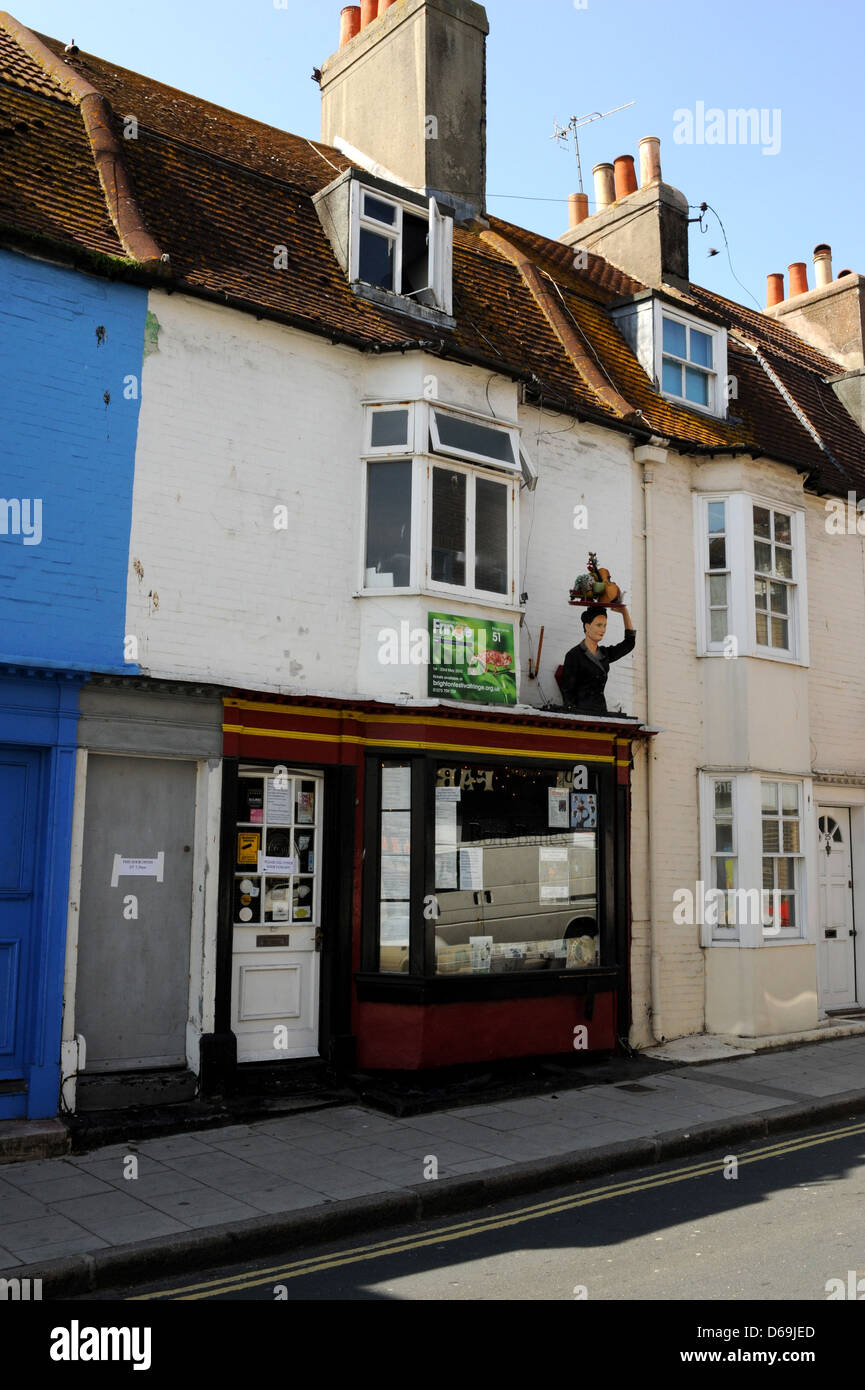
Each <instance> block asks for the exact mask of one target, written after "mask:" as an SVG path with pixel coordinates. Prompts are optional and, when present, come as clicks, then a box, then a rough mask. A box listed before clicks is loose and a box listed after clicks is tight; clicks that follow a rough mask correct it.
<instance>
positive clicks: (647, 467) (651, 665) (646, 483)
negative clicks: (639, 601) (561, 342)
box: [634, 436, 669, 1043]
mask: <svg viewBox="0 0 865 1390" xmlns="http://www.w3.org/2000/svg"><path fill="white" fill-rule="evenodd" d="M668 443H669V440H667V439H660V438H658V437H657V436H653V438H652V440H651V441H650V443H648V444H641V445H638V446H637V447H636V448H635V449H634V461H635V462H636V463H639V464H642V467H643V506H644V511H643V524H644V537H645V552H644V553H645V562H646V569H645V595H646V627H645V636H644V641H645V652H646V723H647V724H648V726H649V727H650V728H653V727H654V725H655V719H656V716H657V712H658V705H657V697H656V692H655V684H656V675H655V672H656V669H657V666H656V659H655V547H654V535H655V529H654V527H655V523H654V507H653V500H654V499H653V484H654V481H655V465H656V464H663V463H666V461H667V448H666V446H667V444H668ZM657 785H658V778H657V776H656V774H655V772H654V770H653V743H652V741H647V743H646V801H647V807H648V825H647V827H646V839H647V851H648V853H647V859H648V866H649V884H648V889H649V893H648V896H649V904H648V907H649V966H650V971H651V981H650V1000H651V1009H652V1031H653V1033H654V1035H655V1039H656V1041H657V1042H659V1043H660V1042H663V1040H664V1027H663V1014H662V1011H661V960H660V946H659V941H658V935H657V931H656V920H657V913H656V910H655V909H656V906H657V884H658V840H659V836H658V833H657V819H656V816H657V812H656V807H655V800H656V788H657Z"/></svg>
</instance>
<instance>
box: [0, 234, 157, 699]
mask: <svg viewBox="0 0 865 1390" xmlns="http://www.w3.org/2000/svg"><path fill="white" fill-rule="evenodd" d="M146 313H147V291H146V290H144V289H139V288H137V287H135V286H131V285H124V284H117V283H113V282H111V281H107V280H99V279H97V278H95V277H93V276H90V275H85V274H82V273H80V272H77V271H71V270H66V269H62V268H59V267H57V266H52V265H48V264H45V263H44V262H41V261H37V260H31V259H30V258H29V257H25V256H19V255H16V254H13V253H10V252H6V251H3V250H0V499H5V501H6V502H7V503H8V501H9V500H10V499H13V500H14V499H17V500H18V501H19V502H21V500H22V499H25V498H27V499H30V508H29V515H28V509H27V508H26V507H25V509H24V515H23V520H22V522H21V526H20V530H19V534H12V532H13V530H14V529H15V527H16V524H17V514H16V512H15V510H14V508H13V511H12V512H11V513H10V511H9V508H8V506H4V502H3V500H0V661H7V662H32V663H38V664H40V665H52V666H62V667H67V668H72V669H78V670H81V669H84V670H96V671H126V672H127V673H128V672H130V671H134V670H136V669H137V668H136V666H135V665H134V664H125V663H124V660H123V638H124V628H125V614H126V578H127V571H128V566H129V531H130V525H131V519H132V480H133V472H134V463H135V441H136V435H137V430H138V410H139V400H138V399H127V398H126V396H125V395H124V379H125V378H127V377H130V376H133V377H135V380H136V383H137V386H138V393H139V394H140V389H141V388H140V382H141V364H142V354H143V345H144V322H145V317H146ZM97 329H99V330H104V332H103V331H100V332H99V333H97ZM106 393H108V396H109V398H110V399H109V401H108V402H106V399H105V396H106ZM37 498H38V499H41V503H42V535H41V540H40V541H39V543H38V544H36V543H31V544H27V543H25V541H26V536H25V534H24V531H25V530H26V529H27V527H26V525H25V523H26V522H27V521H28V520H29V521H30V523H31V527H32V529H33V533H34V534H33V539H34V541H35V539H36V536H37V535H38V531H37V530H36V528H35V520H36V513H35V510H34V501H35V499H37Z"/></svg>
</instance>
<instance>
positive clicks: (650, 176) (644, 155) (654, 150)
mask: <svg viewBox="0 0 865 1390" xmlns="http://www.w3.org/2000/svg"><path fill="white" fill-rule="evenodd" d="M637 148H638V149H639V151H640V187H641V188H645V187H646V184H648V183H655V181H656V180H657V182H658V183H660V181H661V142H660V140H659V139H658V137H657V135H644V136H643V138H642V140H640V142H639V144H638V147H637Z"/></svg>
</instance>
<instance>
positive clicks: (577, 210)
mask: <svg viewBox="0 0 865 1390" xmlns="http://www.w3.org/2000/svg"><path fill="white" fill-rule="evenodd" d="M568 211H569V213H570V224H571V226H572V227H579V225H580V223H581V222H585V220H586V218H587V217H588V215H589V195H588V193H572V194H571V196H570V197H569V198H568Z"/></svg>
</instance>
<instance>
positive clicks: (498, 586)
mask: <svg viewBox="0 0 865 1390" xmlns="http://www.w3.org/2000/svg"><path fill="white" fill-rule="evenodd" d="M522 476H523V463H522V451H521V450H520V445H519V432H518V431H517V430H516V429H515V428H514V427H512V426H506V425H503V424H501V423H493V422H492V421H490V422H487V421H485V420H483V419H482V418H479V417H473V416H471V415H470V414H469V413H468V412H465V411H456V410H453V409H445V408H443V407H440V406H438V405H436V406H434V407H433V406H430V405H428V404H427V403H426V402H420V401H418V402H411V403H408V404H401V405H400V404H394V405H392V406H388V405H384V404H382V405H375V406H369V407H368V408H367V425H366V488H365V505H366V522H365V528H364V557H363V580H362V588H363V590H364V591H366V592H370V591H373V590H377V589H382V588H387V589H402V590H408V589H412V590H415V591H416V590H419V589H425V590H427V591H429V592H447V593H452V594H454V595H455V596H457V595H458V596H460V597H463V598H465V597H471V598H479V599H482V600H483V599H486V600H487V601H489V602H498V604H499V605H500V606H508V607H511V606H515V602H516V600H515V589H516V582H515V573H514V569H515V558H514V557H515V556H516V554H517V536H516V527H517V515H518V508H517V496H518V489H519V487H520V486H521V485H522Z"/></svg>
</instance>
